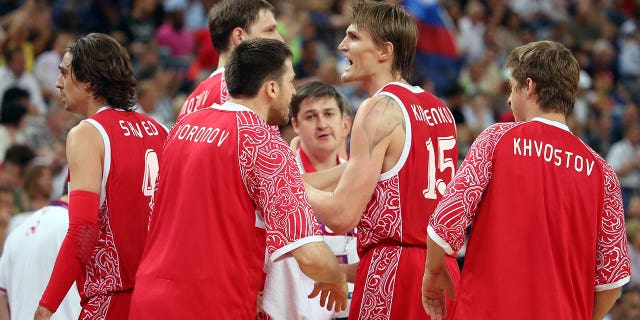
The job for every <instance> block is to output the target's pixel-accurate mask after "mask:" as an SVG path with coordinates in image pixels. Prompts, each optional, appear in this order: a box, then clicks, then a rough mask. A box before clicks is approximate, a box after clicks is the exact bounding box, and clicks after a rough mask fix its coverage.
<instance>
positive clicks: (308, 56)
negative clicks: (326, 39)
mask: <svg viewBox="0 0 640 320" xmlns="http://www.w3.org/2000/svg"><path fill="white" fill-rule="evenodd" d="M318 66H319V63H318V42H317V41H315V40H304V41H303V42H302V55H301V56H300V60H298V62H297V63H296V64H295V65H294V66H293V69H294V71H295V72H296V79H304V78H310V77H313V76H314V75H315V74H316V72H317V70H318Z"/></svg>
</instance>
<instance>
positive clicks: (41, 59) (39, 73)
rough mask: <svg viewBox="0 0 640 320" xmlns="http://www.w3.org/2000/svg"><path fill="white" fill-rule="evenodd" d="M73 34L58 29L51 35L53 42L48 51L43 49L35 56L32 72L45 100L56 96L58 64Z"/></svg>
mask: <svg viewBox="0 0 640 320" xmlns="http://www.w3.org/2000/svg"><path fill="white" fill-rule="evenodd" d="M74 37H75V36H74V34H73V33H71V32H67V31H58V32H56V34H55V35H54V37H53V43H52V45H51V49H50V50H49V51H45V52H43V53H41V54H40V55H38V56H37V57H36V62H35V65H34V67H33V72H34V74H35V76H36V78H37V79H38V82H39V84H40V90H41V92H42V96H43V98H44V99H46V100H50V99H53V98H56V97H58V89H57V88H56V81H57V80H58V75H59V74H60V71H59V70H58V65H60V61H62V56H63V55H64V52H65V50H66V49H67V45H69V43H71V41H73V39H74Z"/></svg>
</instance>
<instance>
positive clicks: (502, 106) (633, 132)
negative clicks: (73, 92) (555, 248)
mask: <svg viewBox="0 0 640 320" xmlns="http://www.w3.org/2000/svg"><path fill="white" fill-rule="evenodd" d="M214 2H215V0H202V1H197V0H164V1H161V0H135V1H134V0H100V1H89V0H65V1H60V0H48V1H47V0H0V49H1V51H2V57H1V58H0V162H1V163H2V166H1V169H0V237H1V238H4V234H5V233H6V230H7V229H8V228H11V225H10V224H9V221H10V219H11V217H16V216H17V217H19V216H20V214H21V213H24V212H31V211H34V210H37V209H39V208H41V207H42V206H44V205H46V204H47V203H48V201H49V200H51V199H55V198H57V197H58V196H60V195H61V192H62V187H63V184H64V183H65V181H66V178H67V170H66V160H65V138H66V133H67V132H68V130H69V129H70V128H71V127H72V126H73V125H75V124H76V123H77V122H78V121H79V119H78V118H76V117H75V116H74V115H72V114H70V113H68V112H65V111H64V108H63V105H62V103H61V100H60V97H59V94H58V91H57V89H56V87H55V83H56V79H57V77H58V74H59V71H58V64H59V63H60V59H61V57H62V55H63V54H64V50H65V48H66V45H67V44H68V43H69V42H70V41H71V40H72V39H74V37H75V36H77V35H82V34H86V33H89V32H104V33H107V34H110V35H112V36H114V37H115V38H116V39H118V40H119V41H120V42H121V43H122V44H124V45H125V46H126V47H127V48H128V49H129V52H130V54H131V58H132V62H133V67H134V70H135V72H136V76H137V82H138V84H137V98H138V111H139V112H144V113H146V114H148V115H150V116H151V117H153V118H155V119H156V120H158V121H159V122H161V123H163V124H165V125H166V126H167V127H170V126H171V125H172V124H173V122H174V121H175V117H176V113H177V111H179V109H180V107H181V106H182V103H183V102H184V99H185V98H186V96H187V95H188V94H189V93H190V92H191V90H192V89H193V88H194V87H195V85H197V84H198V83H199V82H200V81H201V80H202V79H205V78H206V77H208V76H209V74H210V73H211V72H212V71H213V70H215V68H216V67H217V60H218V57H217V54H216V52H215V51H214V49H213V46H212V45H211V40H210V39H209V31H208V18H207V11H208V8H210V7H211V5H212V4H213V3H214ZM271 2H272V4H273V5H274V7H275V8H276V19H277V20H278V22H279V32H280V33H281V35H282V36H283V38H284V39H285V42H286V43H287V44H288V45H289V47H290V48H291V49H292V51H293V52H294V61H293V62H294V68H295V72H296V78H297V80H298V81H299V82H300V83H302V82H305V81H308V80H310V79H315V80H321V81H324V82H327V83H329V84H331V85H333V86H335V87H336V88H338V89H339V91H340V92H342V93H343V94H344V95H345V96H346V98H347V99H348V100H349V102H350V104H351V107H352V109H353V111H354V112H356V111H357V107H358V105H359V104H360V102H361V101H362V100H364V99H365V98H367V97H368V95H367V93H366V91H365V90H364V88H361V87H359V86H357V85H351V84H349V85H345V84H342V83H341V82H340V74H341V73H342V70H343V69H344V68H346V66H347V65H348V62H347V61H346V60H345V59H344V57H343V56H342V55H341V54H340V52H339V51H338V50H337V47H338V44H339V43H340V41H341V40H342V38H343V37H344V32H345V29H346V27H347V26H348V25H349V22H350V21H349V17H350V12H349V10H350V6H349V5H350V0H305V1H302V0H273V1H271ZM395 2H400V3H402V1H398V0H396V1H395ZM440 5H441V7H442V10H444V11H445V12H446V13H447V15H448V17H449V22H450V25H449V28H450V31H451V32H452V34H453V37H454V39H455V42H456V44H457V50H458V53H459V58H458V60H457V61H456V63H457V66H458V68H457V69H456V70H455V72H456V74H457V76H456V77H454V80H453V81H442V78H441V75H439V74H426V73H425V72H422V71H423V69H422V68H419V67H417V68H416V70H418V71H416V72H415V75H414V77H413V79H412V81H413V82H414V84H415V85H418V86H422V87H423V88H425V89H426V90H429V91H432V92H434V93H435V94H436V95H438V96H439V97H441V98H442V99H443V100H445V101H446V103H447V105H448V106H449V107H450V108H451V110H452V111H453V113H454V116H455V118H456V123H457V127H458V140H459V141H458V142H459V150H460V158H461V159H462V158H463V157H464V156H465V154H466V151H467V150H468V147H469V146H470V144H471V143H472V142H473V140H474V138H475V137H476V136H477V135H478V134H479V133H480V132H481V131H482V130H484V129H485V128H487V127H488V126H489V125H491V124H493V123H495V122H498V121H512V120H513V116H512V115H511V113H510V109H509V107H508V105H507V101H506V100H507V97H508V92H509V87H508V82H507V79H508V70H505V69H504V68H503V66H502V65H503V62H504V59H505V57H506V55H507V54H508V53H509V52H510V51H511V49H513V48H515V47H516V46H519V45H521V44H525V43H528V42H530V41H533V40H541V39H549V40H555V41H559V42H561V43H563V44H565V45H566V46H567V47H569V48H570V49H571V50H572V52H573V53H574V54H575V56H576V57H577V59H578V61H579V63H580V66H581V68H582V72H581V75H580V83H579V95H578V98H577V99H576V103H575V108H574V111H573V114H572V116H571V117H569V126H570V128H571V130H572V132H573V133H574V134H576V135H578V136H580V137H581V138H582V139H583V140H584V141H586V142H587V143H589V145H590V146H591V147H592V148H593V149H594V150H596V151H597V152H598V153H599V154H600V155H602V156H603V157H604V158H605V159H607V161H609V162H610V163H611V165H612V167H613V168H614V170H615V171H616V173H617V174H618V177H619V179H620V182H621V186H622V188H623V200H624V202H625V214H626V217H627V232H628V235H629V245H630V249H631V257H632V268H633V269H634V271H636V270H640V196H639V195H638V191H640V110H639V109H638V108H639V106H640V32H639V30H638V28H639V27H640V2H639V1H637V0H593V1H589V0H578V1H568V0H537V1H531V0H486V1H479V0H443V1H440ZM558 192H562V191H561V190H558ZM15 223H16V222H15V221H14V222H11V224H12V225H15ZM639 285H640V275H639V274H638V273H637V272H636V273H634V274H632V280H631V283H630V284H629V285H628V287H629V288H628V289H627V290H626V291H625V293H624V296H623V299H621V300H619V302H618V304H617V305H616V307H614V309H613V310H612V312H611V319H624V318H625V317H626V318H629V319H631V318H638V317H640V291H639V290H638V289H637V288H638V286H639Z"/></svg>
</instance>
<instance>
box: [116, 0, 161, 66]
mask: <svg viewBox="0 0 640 320" xmlns="http://www.w3.org/2000/svg"><path fill="white" fill-rule="evenodd" d="M163 17H164V10H163V9H162V5H160V4H159V3H158V0H136V1H133V8H131V11H130V13H129V14H127V15H126V16H125V17H123V18H122V20H120V25H119V26H118V27H117V29H119V30H122V31H123V32H124V33H125V34H126V36H127V38H129V43H130V49H131V51H132V53H133V54H134V56H137V55H139V54H141V53H143V52H144V51H145V50H148V49H149V48H147V47H146V45H148V44H149V43H151V42H153V41H154V37H155V33H156V29H157V28H158V26H160V25H161V24H162V18H163Z"/></svg>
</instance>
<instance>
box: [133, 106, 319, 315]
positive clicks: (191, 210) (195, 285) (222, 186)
mask: <svg viewBox="0 0 640 320" xmlns="http://www.w3.org/2000/svg"><path fill="white" fill-rule="evenodd" d="M160 167H161V170H160V179H159V184H158V191H157V193H156V197H155V200H156V201H155V206H154V209H153V215H152V218H151V227H150V230H149V237H148V240H147V244H146V247H145V252H144V256H143V258H142V262H141V265H140V268H139V270H138V274H137V277H136V281H137V282H136V288H135V291H134V294H133V300H132V307H131V316H130V319H199V318H203V317H204V318H207V317H215V318H219V319H255V316H256V299H257V295H258V291H259V290H260V289H262V281H263V280H262V279H263V270H262V269H263V266H264V256H265V245H266V249H267V252H268V253H269V254H270V255H271V259H272V260H275V259H277V258H278V257H280V256H282V255H283V254H286V253H288V252H290V251H291V250H293V249H296V248H298V247H300V246H302V245H304V244H307V243H310V242H317V241H322V237H321V236H320V230H319V229H318V227H317V222H316V220H315V218H314V215H313V212H312V211H311V207H310V205H309V203H308V201H307V198H306V195H305V192H304V188H303V185H302V179H301V178H300V173H299V171H298V168H297V166H296V163H295V161H294V158H293V153H292V152H291V150H290V148H289V146H288V145H287V144H286V143H285V142H284V141H283V140H282V138H280V134H279V132H278V131H277V127H270V126H268V125H267V124H266V123H265V122H264V121H263V120H262V119H261V118H260V117H259V116H258V115H257V114H255V113H254V112H253V111H251V110H250V109H248V108H247V107H245V106H241V105H238V104H234V103H231V102H227V103H225V104H224V105H222V106H215V105H214V106H213V107H212V108H206V109H203V110H200V111H197V112H194V113H192V114H190V115H188V116H186V117H185V118H184V119H183V120H182V121H181V122H179V123H178V124H176V126H174V128H173V129H172V130H171V133H170V136H169V139H168V140H167V143H166V146H165V149H164V157H163V158H162V162H161V165H160ZM265 229H266V241H265Z"/></svg>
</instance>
